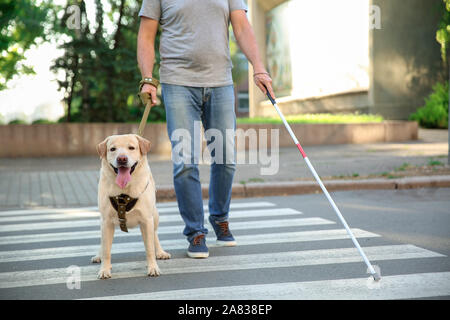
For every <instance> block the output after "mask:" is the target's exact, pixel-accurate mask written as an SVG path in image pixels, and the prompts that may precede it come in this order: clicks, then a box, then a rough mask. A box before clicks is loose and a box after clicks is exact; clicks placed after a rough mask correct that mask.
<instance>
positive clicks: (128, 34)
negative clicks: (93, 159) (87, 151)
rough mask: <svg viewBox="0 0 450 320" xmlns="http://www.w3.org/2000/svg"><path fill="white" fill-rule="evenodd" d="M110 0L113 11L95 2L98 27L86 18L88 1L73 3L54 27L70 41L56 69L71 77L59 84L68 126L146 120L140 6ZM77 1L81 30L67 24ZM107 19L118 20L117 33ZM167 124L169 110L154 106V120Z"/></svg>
mask: <svg viewBox="0 0 450 320" xmlns="http://www.w3.org/2000/svg"><path fill="white" fill-rule="evenodd" d="M108 2H109V4H110V6H111V10H110V11H108V12H105V11H104V7H106V6H104V5H103V2H102V1H101V0H95V8H96V15H95V23H93V21H88V19H87V12H86V7H85V4H84V1H69V2H68V3H67V6H66V8H63V9H62V11H63V12H64V15H63V17H62V19H60V20H61V21H60V24H55V26H54V29H53V31H54V33H56V34H58V37H59V38H62V36H64V38H68V39H69V40H67V41H65V42H64V43H63V44H61V46H60V48H62V49H64V52H65V53H64V55H63V56H61V57H60V58H58V59H56V60H55V62H54V64H53V66H52V70H53V71H55V72H58V71H61V70H63V71H64V73H65V75H66V76H65V79H63V80H60V81H58V84H59V86H60V88H62V89H64V91H65V92H66V95H65V98H64V100H65V103H66V106H67V111H66V112H67V113H66V117H65V119H66V121H67V122H138V121H140V119H141V117H142V113H143V110H144V106H143V105H142V104H141V102H140V99H139V97H138V96H137V91H138V85H139V81H140V80H141V74H140V71H139V69H138V65H137V60H136V50H137V48H136V46H137V31H138V27H139V17H138V11H139V9H140V2H139V1H135V0H108ZM74 3H75V4H77V5H78V6H79V8H80V16H81V24H80V29H78V30H77V29H70V28H68V27H66V25H65V21H67V19H69V18H70V13H69V12H68V10H67V8H68V7H69V6H70V5H73V4H74ZM56 10H61V9H58V8H57V9H56ZM56 14H58V13H56ZM106 19H109V20H110V21H114V24H115V30H114V31H113V32H111V30H109V29H107V28H106V27H105V25H106V23H105V21H106ZM157 41H159V34H158V36H157ZM156 59H157V61H156V63H155V68H154V73H153V75H154V76H155V77H157V78H159V55H158V54H157V56H156ZM160 100H161V99H160ZM164 120H165V109H164V106H163V105H162V104H160V105H158V106H155V107H153V108H152V109H151V112H150V115H149V121H164ZM62 121H64V120H63V119H60V120H59V122H62Z"/></svg>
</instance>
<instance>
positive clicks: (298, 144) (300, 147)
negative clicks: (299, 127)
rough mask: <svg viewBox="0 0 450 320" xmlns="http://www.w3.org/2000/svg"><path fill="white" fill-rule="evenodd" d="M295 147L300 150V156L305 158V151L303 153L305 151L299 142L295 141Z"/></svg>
mask: <svg viewBox="0 0 450 320" xmlns="http://www.w3.org/2000/svg"><path fill="white" fill-rule="evenodd" d="M297 148H298V151H300V153H301V154H302V157H303V158H306V153H305V151H303V148H302V146H301V145H300V143H297Z"/></svg>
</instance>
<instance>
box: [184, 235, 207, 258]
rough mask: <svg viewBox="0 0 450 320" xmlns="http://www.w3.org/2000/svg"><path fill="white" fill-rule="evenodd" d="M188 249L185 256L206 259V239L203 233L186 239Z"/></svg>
mask: <svg viewBox="0 0 450 320" xmlns="http://www.w3.org/2000/svg"><path fill="white" fill-rule="evenodd" d="M188 241H189V243H190V244H189V248H188V251H187V255H188V257H190V258H208V256H209V251H208V247H207V246H206V239H205V235H204V234H203V233H199V234H197V235H196V236H194V237H192V238H190V239H188Z"/></svg>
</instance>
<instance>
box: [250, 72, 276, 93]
mask: <svg viewBox="0 0 450 320" xmlns="http://www.w3.org/2000/svg"><path fill="white" fill-rule="evenodd" d="M253 80H254V81H255V84H256V85H257V86H258V88H260V89H261V91H262V92H263V93H264V94H265V95H267V90H266V88H267V89H268V90H269V93H270V95H271V96H272V98H274V99H275V93H274V92H273V88H272V78H271V77H270V76H269V74H268V73H266V72H261V73H259V72H256V73H255V75H254V76H253ZM264 86H265V87H264Z"/></svg>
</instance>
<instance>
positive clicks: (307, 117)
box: [237, 113, 383, 124]
mask: <svg viewBox="0 0 450 320" xmlns="http://www.w3.org/2000/svg"><path fill="white" fill-rule="evenodd" d="M286 120H287V121H288V122H289V123H364V122H381V121H383V117H382V116H379V115H372V114H358V113H346V114H331V113H316V114H299V115H291V116H286ZM237 123H272V124H279V123H282V121H281V119H280V118H278V117H275V118H261V117H259V118H258V117H255V118H238V119H237Z"/></svg>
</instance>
